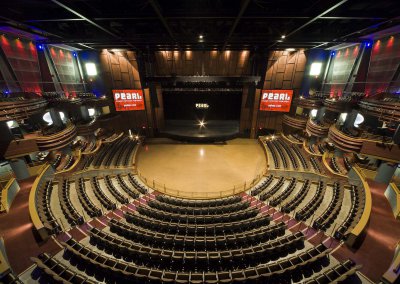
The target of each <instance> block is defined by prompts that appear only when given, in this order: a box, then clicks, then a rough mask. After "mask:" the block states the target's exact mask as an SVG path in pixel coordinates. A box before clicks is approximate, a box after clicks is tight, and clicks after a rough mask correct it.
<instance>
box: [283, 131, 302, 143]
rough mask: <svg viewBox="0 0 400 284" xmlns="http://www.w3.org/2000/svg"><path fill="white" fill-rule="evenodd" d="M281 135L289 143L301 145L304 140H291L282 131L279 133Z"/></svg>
mask: <svg viewBox="0 0 400 284" xmlns="http://www.w3.org/2000/svg"><path fill="white" fill-rule="evenodd" d="M281 136H282V137H283V138H284V139H285V140H286V141H288V142H289V143H293V144H297V145H302V144H303V142H304V140H303V142H300V141H293V140H291V139H289V137H287V136H286V135H285V134H284V133H283V132H282V133H281Z"/></svg>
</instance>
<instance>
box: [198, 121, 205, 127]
mask: <svg viewBox="0 0 400 284" xmlns="http://www.w3.org/2000/svg"><path fill="white" fill-rule="evenodd" d="M205 125H206V123H205V122H204V120H200V121H199V126H200V128H201V127H204V126H205Z"/></svg>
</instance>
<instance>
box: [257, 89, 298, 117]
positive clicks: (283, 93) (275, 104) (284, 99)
mask: <svg viewBox="0 0 400 284" xmlns="http://www.w3.org/2000/svg"><path fill="white" fill-rule="evenodd" d="M292 98H293V90H262V91H261V102H260V110H261V111H280V112H289V111H290V104H291V102H292Z"/></svg>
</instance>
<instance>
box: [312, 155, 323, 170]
mask: <svg viewBox="0 0 400 284" xmlns="http://www.w3.org/2000/svg"><path fill="white" fill-rule="evenodd" d="M310 162H311V166H312V167H313V168H314V170H315V171H316V172H317V173H321V167H320V166H319V163H318V162H317V160H316V158H314V157H311V158H310Z"/></svg>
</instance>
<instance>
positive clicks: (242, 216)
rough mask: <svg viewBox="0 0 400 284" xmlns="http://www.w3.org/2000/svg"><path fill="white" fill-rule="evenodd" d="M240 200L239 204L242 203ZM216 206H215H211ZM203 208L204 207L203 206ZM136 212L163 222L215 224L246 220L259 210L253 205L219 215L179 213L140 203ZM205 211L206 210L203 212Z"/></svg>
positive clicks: (255, 214)
mask: <svg viewBox="0 0 400 284" xmlns="http://www.w3.org/2000/svg"><path fill="white" fill-rule="evenodd" d="M243 203H244V202H241V203H239V204H243ZM213 208H216V207H213ZM204 209H205V208H204ZM136 210H137V212H139V213H140V214H142V215H145V216H147V217H150V218H153V219H157V220H160V221H165V222H176V223H187V224H215V223H223V222H236V221H242V220H246V219H249V218H252V217H255V216H257V214H258V213H259V210H258V209H257V208H255V207H248V208H244V209H241V210H238V211H237V212H228V213H222V214H219V215H215V214H191V213H190V212H187V213H188V214H182V213H181V214H179V213H171V212H167V211H163V210H162V209H161V210H160V209H157V208H154V207H149V206H146V205H143V204H142V205H141V206H137V207H136ZM205 213H207V212H205Z"/></svg>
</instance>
